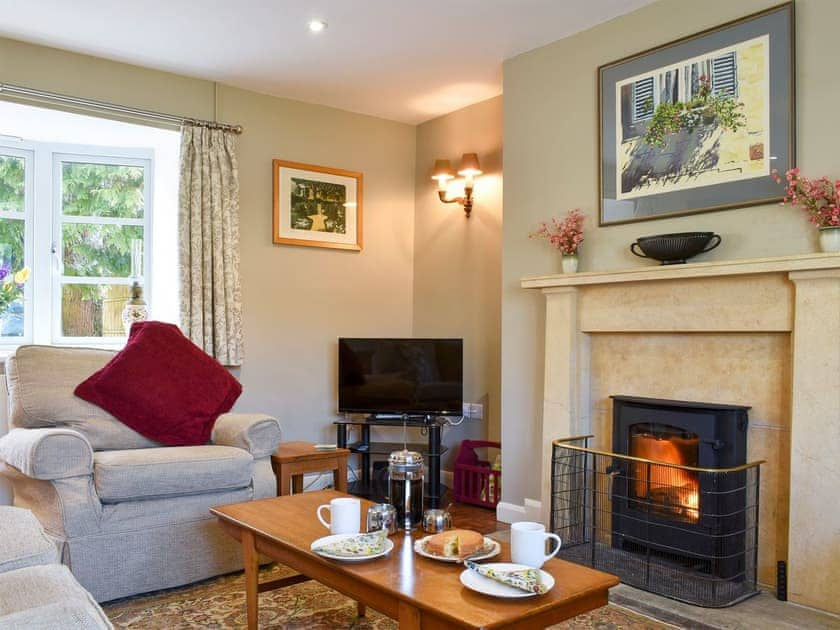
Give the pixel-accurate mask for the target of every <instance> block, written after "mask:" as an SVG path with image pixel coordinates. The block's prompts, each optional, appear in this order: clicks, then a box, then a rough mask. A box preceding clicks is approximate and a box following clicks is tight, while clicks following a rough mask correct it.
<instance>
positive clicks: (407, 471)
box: [388, 418, 424, 531]
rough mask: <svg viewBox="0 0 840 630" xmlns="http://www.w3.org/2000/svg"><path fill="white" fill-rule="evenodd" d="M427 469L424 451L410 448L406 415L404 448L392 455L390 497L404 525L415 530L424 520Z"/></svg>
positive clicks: (400, 525)
mask: <svg viewBox="0 0 840 630" xmlns="http://www.w3.org/2000/svg"><path fill="white" fill-rule="evenodd" d="M423 472H424V471H423V455H422V454H420V453H418V452H416V451H409V450H408V444H407V441H406V420H405V418H403V449H402V450H401V451H393V452H392V453H391V455H390V456H389V457H388V498H389V501H390V503H391V505H393V506H394V507H395V508H396V509H397V527H399V528H400V529H404V530H406V531H411V530H413V529H415V528H417V527H418V526H419V525H420V524H421V523H422V522H423Z"/></svg>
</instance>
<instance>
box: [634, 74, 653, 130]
mask: <svg viewBox="0 0 840 630" xmlns="http://www.w3.org/2000/svg"><path fill="white" fill-rule="evenodd" d="M653 95H654V89H653V77H652V76H651V77H645V78H644V79H641V80H639V81H636V82H635V83H634V84H633V120H634V121H638V120H646V119H648V118H650V117H651V116H653V110H654V109H655V103H654V102H653Z"/></svg>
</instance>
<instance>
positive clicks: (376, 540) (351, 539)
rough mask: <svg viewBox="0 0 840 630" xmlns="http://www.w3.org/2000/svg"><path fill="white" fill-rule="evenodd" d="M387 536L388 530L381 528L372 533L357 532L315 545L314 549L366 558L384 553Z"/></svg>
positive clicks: (322, 552)
mask: <svg viewBox="0 0 840 630" xmlns="http://www.w3.org/2000/svg"><path fill="white" fill-rule="evenodd" d="M387 536H388V531H387V530H379V531H378V532H373V533H372V534H357V535H355V536H348V537H347V538H343V539H341V540H337V541H335V542H331V543H327V544H326V545H321V546H320V547H314V548H313V549H312V551H314V552H315V553H318V554H322V555H324V554H327V555H331V556H341V557H343V558H364V557H367V556H372V555H374V554H377V553H382V551H383V550H384V549H385V540H386V538H387Z"/></svg>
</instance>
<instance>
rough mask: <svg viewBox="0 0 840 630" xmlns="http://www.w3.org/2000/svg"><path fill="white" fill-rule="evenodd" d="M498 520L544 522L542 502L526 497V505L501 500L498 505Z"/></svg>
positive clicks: (504, 521)
mask: <svg viewBox="0 0 840 630" xmlns="http://www.w3.org/2000/svg"><path fill="white" fill-rule="evenodd" d="M496 520H497V521H501V522H502V523H515V522H516V521H538V522H543V517H542V502H541V501H535V500H534V499H525V504H524V505H517V504H516V503H505V502H504V501H500V502H499V504H498V505H497V506H496Z"/></svg>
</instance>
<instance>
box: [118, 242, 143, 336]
mask: <svg viewBox="0 0 840 630" xmlns="http://www.w3.org/2000/svg"><path fill="white" fill-rule="evenodd" d="M142 280H143V241H142V240H140V239H139V238H135V239H133V240H132V241H131V292H130V293H129V296H128V300H126V302H125V306H124V307H123V312H122V323H123V328H125V334H126V335H127V334H129V333H130V332H131V325H132V324H133V323H134V322H145V321H146V320H147V319H148V318H149V308H148V306H147V305H146V300H144V299H143V285H142Z"/></svg>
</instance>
